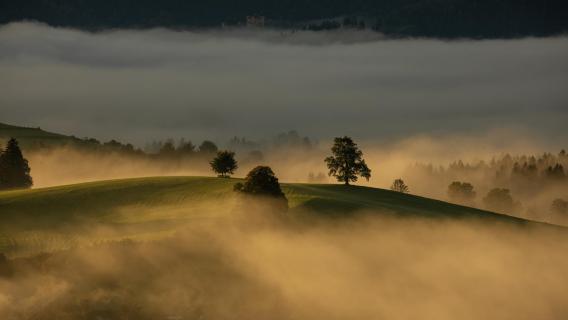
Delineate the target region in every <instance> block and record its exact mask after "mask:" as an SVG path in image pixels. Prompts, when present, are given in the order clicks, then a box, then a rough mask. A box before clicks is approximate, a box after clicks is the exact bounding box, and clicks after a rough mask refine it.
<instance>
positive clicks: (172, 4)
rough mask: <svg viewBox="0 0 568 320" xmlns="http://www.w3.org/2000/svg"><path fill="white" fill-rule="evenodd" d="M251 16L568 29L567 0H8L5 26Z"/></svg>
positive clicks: (171, 22)
mask: <svg viewBox="0 0 568 320" xmlns="http://www.w3.org/2000/svg"><path fill="white" fill-rule="evenodd" d="M248 15H263V16H266V18H267V19H268V22H269V23H271V24H272V25H273V26H287V27H294V28H297V27H298V26H301V24H302V23H305V22H307V21H310V20H321V19H331V18H336V17H346V16H360V17H364V18H365V19H366V21H367V27H372V28H375V29H377V30H379V31H381V32H384V33H386V34H392V35H403V36H426V37H443V38H457V37H472V38H480V37H483V38H507V37H520V36H546V35H553V34H560V33H562V32H566V31H568V2H566V1H564V0H546V1H544V0H290V1H282V0H264V1H259V0H243V1H238V2H235V1H233V0H215V1H203V0H201V1H197V0H189V1H179V0H162V1H150V0H144V1H141V0H116V1H99V0H82V1H60V0H5V1H1V2H0V23H9V22H14V21H23V20H35V21H40V22H44V23H47V24H50V25H53V26H67V27H75V28H81V29H87V30H101V29H109V28H151V27H168V28H175V29H180V28H191V27H220V26H221V25H222V24H225V25H238V24H241V25H242V24H243V23H244V22H245V17H246V16H248Z"/></svg>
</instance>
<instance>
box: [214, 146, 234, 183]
mask: <svg viewBox="0 0 568 320" xmlns="http://www.w3.org/2000/svg"><path fill="white" fill-rule="evenodd" d="M210 164H211V169H213V172H215V173H217V174H218V175H219V177H221V178H228V177H229V175H231V174H233V173H234V172H235V170H237V168H238V166H237V160H235V153H234V152H232V151H219V152H217V156H216V157H215V158H214V159H213V160H211V162H210Z"/></svg>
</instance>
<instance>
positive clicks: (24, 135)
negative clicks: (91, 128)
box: [0, 123, 82, 148]
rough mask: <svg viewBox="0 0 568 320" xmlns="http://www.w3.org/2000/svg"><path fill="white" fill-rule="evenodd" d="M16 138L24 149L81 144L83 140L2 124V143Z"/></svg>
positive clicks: (0, 132) (0, 124)
mask: <svg viewBox="0 0 568 320" xmlns="http://www.w3.org/2000/svg"><path fill="white" fill-rule="evenodd" d="M10 138H16V139H17V140H18V142H19V143H20V145H21V146H22V147H23V148H34V147H48V146H60V145H67V144H76V143H81V142H82V140H81V139H78V138H75V137H71V136H66V135H62V134H58V133H52V132H47V131H44V130H42V129H41V128H28V127H19V126H13V125H8V124H3V123H0V142H4V141H7V140H9V139H10Z"/></svg>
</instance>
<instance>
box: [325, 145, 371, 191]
mask: <svg viewBox="0 0 568 320" xmlns="http://www.w3.org/2000/svg"><path fill="white" fill-rule="evenodd" d="M331 152H332V153H333V155H332V156H331V157H327V158H325V162H326V164H327V167H328V168H329V175H330V176H334V177H335V178H337V181H339V182H343V183H345V185H349V182H356V181H357V179H358V177H357V176H361V177H363V178H365V179H367V181H369V178H371V169H369V167H367V164H365V160H363V152H362V151H361V150H359V148H358V147H357V144H356V143H355V142H353V139H351V138H350V137H342V138H335V139H334V142H333V147H331Z"/></svg>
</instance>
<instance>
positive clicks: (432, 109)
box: [0, 23, 568, 146]
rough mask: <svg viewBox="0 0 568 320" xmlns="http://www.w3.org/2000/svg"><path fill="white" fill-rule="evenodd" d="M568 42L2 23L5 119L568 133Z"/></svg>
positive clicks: (1, 108) (107, 131)
mask: <svg viewBox="0 0 568 320" xmlns="http://www.w3.org/2000/svg"><path fill="white" fill-rule="evenodd" d="M567 55H568V41H566V39H565V38H547V39H523V40H507V41H500V40H495V41H452V42H444V41H438V40H422V39H415V40H386V39H382V38H381V36H380V35H373V34H368V33H355V32H353V33H351V32H339V33H333V32H332V33H310V32H305V33H304V32H302V33H294V34H284V35H282V34H281V33H278V32H274V31H251V30H228V31H223V30H216V31H208V32H174V31H168V30H160V29H158V30H147V31H120V30H117V31H109V32H103V33H95V34H92V33H84V32H80V31H75V30H69V29H60V28H51V27H47V26H44V25H37V24H31V23H17V24H10V25H6V26H3V27H1V28H0V71H1V72H0V121H2V122H8V123H13V124H20V125H29V126H41V127H42V128H44V129H48V130H51V131H56V132H62V133H67V134H74V135H77V136H80V137H82V136H92V137H95V138H99V139H102V140H105V139H111V138H116V139H121V140H123V141H130V142H134V143H137V144H139V145H143V143H144V142H147V141H149V140H153V139H164V138H168V137H174V138H178V137H185V138H189V139H192V140H194V141H199V140H203V139H205V138H208V139H214V140H216V141H218V142H224V141H226V140H227V139H228V138H229V137H232V136H233V135H239V136H247V137H249V138H252V139H258V138H262V137H264V136H266V135H272V134H276V133H278V132H282V131H287V130H289V129H297V130H299V131H301V132H303V133H304V134H306V135H308V136H311V137H315V138H330V137H333V136H337V135H342V134H348V135H352V136H354V137H355V138H357V139H371V140H381V141H388V140H392V139H399V138H405V137H408V136H414V135H416V134H450V135H453V134H456V133H461V134H477V133H480V132H481V133H483V132H485V131H487V130H492V129H495V128H499V129H503V128H508V129H514V130H522V131H527V132H528V133H529V134H530V135H531V136H534V137H536V138H538V139H539V141H546V142H548V143H550V144H554V145H555V146H559V145H560V143H561V141H563V140H566V138H568V133H567V131H566V130H564V129H565V119H566V118H568V113H567V112H568V109H567V108H566V105H567V103H568V93H567V91H566V90H565V89H566V88H565V87H566V86H565V84H566V83H567V82H568V61H567V60H566V58H565V57H566V56H567Z"/></svg>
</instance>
